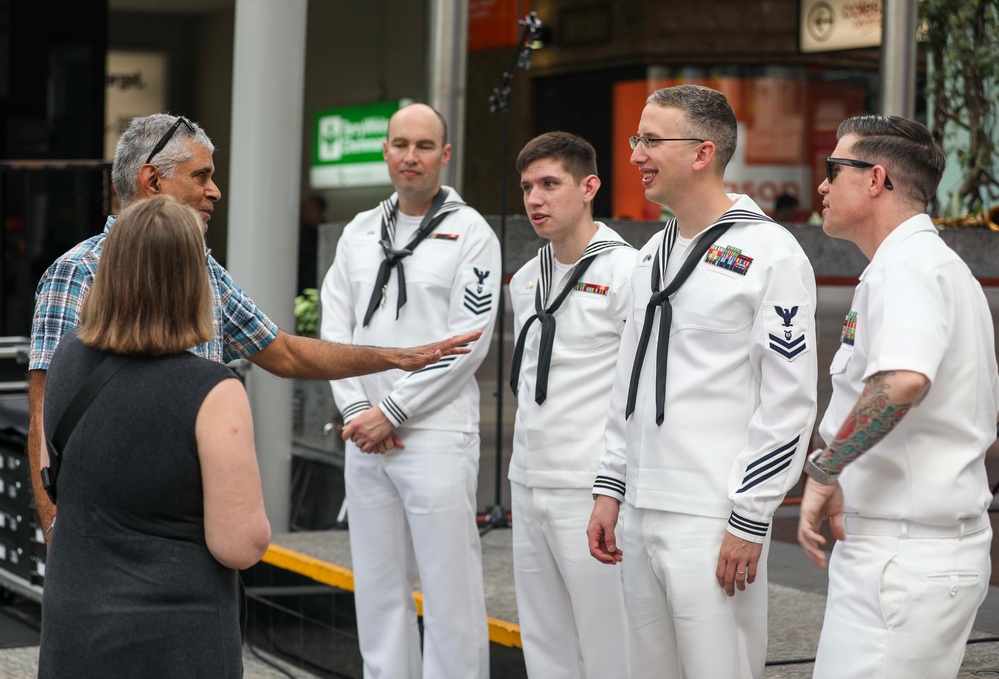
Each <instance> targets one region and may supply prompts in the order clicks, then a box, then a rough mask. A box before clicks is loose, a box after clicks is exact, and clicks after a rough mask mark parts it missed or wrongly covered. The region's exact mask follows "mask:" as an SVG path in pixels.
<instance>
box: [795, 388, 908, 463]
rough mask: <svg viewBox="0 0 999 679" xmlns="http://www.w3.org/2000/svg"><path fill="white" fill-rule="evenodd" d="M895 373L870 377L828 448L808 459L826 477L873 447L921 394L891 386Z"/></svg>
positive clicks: (903, 415)
mask: <svg viewBox="0 0 999 679" xmlns="http://www.w3.org/2000/svg"><path fill="white" fill-rule="evenodd" d="M895 376H896V373H895V372H882V373H878V374H876V375H873V376H871V377H870V378H869V379H868V380H867V382H866V383H865V387H864V393H863V394H861V396H860V398H859V399H858V400H857V405H855V406H854V408H853V410H852V411H851V412H850V415H849V416H848V417H847V418H846V421H845V422H844V423H843V426H842V427H840V430H839V432H838V433H837V434H836V438H835V439H834V440H833V442H832V443H831V444H830V445H829V447H828V448H826V449H825V450H823V451H821V453H820V454H819V455H817V456H815V457H814V458H813V459H812V462H813V463H814V464H815V466H816V467H818V468H819V469H820V470H822V471H823V472H825V473H827V474H831V475H835V474H839V472H841V471H842V470H843V468H844V467H845V466H846V465H848V464H850V463H851V462H853V461H854V460H856V459H857V458H858V457H860V456H861V455H862V454H864V453H866V452H867V451H868V450H870V449H871V448H873V447H874V446H875V445H876V444H877V443H878V442H879V441H881V440H882V439H883V438H884V437H885V436H887V435H888V433H889V432H890V431H891V430H892V429H894V428H895V427H896V426H897V425H898V423H899V422H900V421H901V420H902V418H903V417H905V414H906V413H908V412H909V408H911V407H912V405H913V403H915V402H917V401H918V399H919V397H920V396H921V394H918V393H917V394H916V395H913V393H912V392H911V390H909V389H906V388H903V387H900V386H897V385H896V384H895V380H894V379H893V378H895Z"/></svg>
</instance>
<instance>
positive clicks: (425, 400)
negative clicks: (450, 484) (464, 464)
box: [321, 187, 503, 432]
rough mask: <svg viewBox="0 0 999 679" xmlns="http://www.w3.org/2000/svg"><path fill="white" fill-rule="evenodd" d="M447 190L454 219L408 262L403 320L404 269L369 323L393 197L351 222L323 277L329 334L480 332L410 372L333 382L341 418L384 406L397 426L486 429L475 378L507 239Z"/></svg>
mask: <svg viewBox="0 0 999 679" xmlns="http://www.w3.org/2000/svg"><path fill="white" fill-rule="evenodd" d="M443 189H444V190H446V191H447V192H448V195H447V196H446V199H445V202H444V204H443V205H442V207H441V209H440V210H441V212H448V215H447V217H445V218H444V220H443V221H442V222H440V224H438V226H437V227H436V228H435V229H434V231H433V232H432V233H431V234H430V235H429V236H428V237H427V238H426V239H425V240H424V241H423V242H421V243H420V244H419V246H417V247H416V248H415V249H414V250H413V254H412V255H411V256H409V257H406V258H405V259H404V260H403V262H402V266H403V267H405V280H406V289H407V302H406V304H405V305H404V306H403V307H402V308H401V309H400V310H399V318H398V319H396V303H397V300H398V275H399V274H398V270H393V271H392V274H391V278H390V279H389V282H388V284H387V285H386V286H385V288H384V296H383V301H382V304H381V308H379V309H377V310H376V311H375V313H374V315H373V316H372V317H371V320H370V322H369V324H368V325H367V326H364V325H363V320H364V315H365V312H366V310H367V307H368V302H369V300H370V299H371V295H372V291H373V288H374V283H375V279H376V276H377V272H378V267H379V266H380V264H381V262H382V260H383V259H384V258H385V254H384V251H383V250H382V247H381V245H380V244H379V241H380V238H381V222H382V218H383V215H384V214H386V212H387V211H389V210H391V209H392V206H393V205H394V204H395V202H396V200H397V196H396V194H393V195H392V197H391V198H389V199H388V200H387V201H385V202H383V203H382V204H381V205H380V206H379V207H377V208H375V209H373V210H368V211H366V212H362V213H360V214H358V215H357V216H356V217H355V218H354V219H353V220H352V221H351V222H350V223H349V224H348V225H347V226H346V227H344V231H343V235H342V236H341V237H340V241H339V243H338V244H337V252H336V257H335V259H334V261H333V266H332V267H331V268H330V270H329V272H328V273H327V274H326V277H325V279H324V280H323V286H322V291H321V300H322V322H321V328H322V330H321V332H322V338H323V339H325V340H329V341H331V342H343V343H351V344H365V345H377V346H383V347H405V346H415V345H420V344H426V343H429V342H435V341H438V340H441V339H445V338H447V337H450V336H452V335H458V334H463V333H468V332H473V331H475V330H482V331H483V333H482V339H481V340H479V341H477V342H475V343H473V344H472V345H471V353H469V354H464V355H456V356H445V357H444V358H442V359H441V360H440V361H438V362H437V363H434V364H433V365H429V366H427V367H425V368H423V369H422V370H418V371H416V372H413V373H407V372H405V371H402V370H387V371H384V372H380V373H376V374H373V375H365V376H362V377H353V378H348V379H343V380H336V381H333V382H331V383H330V384H331V386H332V389H333V398H334V401H335V402H336V404H337V407H338V408H339V409H340V412H341V414H342V416H343V418H344V422H350V420H352V419H353V418H354V417H356V416H357V415H359V414H360V413H361V412H363V411H364V410H367V409H368V408H370V407H372V406H373V405H377V406H379V407H380V408H381V410H382V411H383V412H384V413H385V416H386V417H387V418H388V419H389V421H390V422H392V424H393V425H394V426H396V427H411V428H414V429H439V430H445V431H460V432H478V430H479V388H478V385H477V383H476V381H475V378H474V377H475V371H476V369H477V368H478V367H479V365H480V364H481V363H482V361H483V359H484V358H485V357H486V354H487V352H488V351H489V337H490V336H491V333H492V329H493V324H494V323H495V320H496V313H497V310H498V305H499V299H500V290H501V284H502V275H503V274H502V271H501V270H500V269H501V262H500V245H499V240H498V239H497V238H496V235H495V233H494V232H493V230H492V228H491V227H490V226H489V224H488V223H487V222H486V221H485V219H483V218H482V216H481V215H480V214H479V213H478V212H477V211H475V210H474V209H472V208H471V207H469V206H468V205H466V204H465V202H464V201H463V200H462V199H461V197H460V196H459V195H458V193H457V192H456V191H455V190H454V189H452V188H450V187H443ZM396 245H397V246H398V245H399V244H396Z"/></svg>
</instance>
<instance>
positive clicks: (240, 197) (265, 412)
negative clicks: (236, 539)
mask: <svg viewBox="0 0 999 679" xmlns="http://www.w3.org/2000/svg"><path fill="white" fill-rule="evenodd" d="M307 7H308V4H307V0H281V2H274V0H236V22H235V30H234V34H235V35H234V41H235V46H234V50H233V73H232V137H231V139H230V141H229V149H230V154H231V155H230V163H229V166H230V168H231V172H230V177H229V196H228V201H229V239H228V265H229V270H230V272H231V273H232V276H233V278H234V279H235V280H236V282H237V284H238V285H239V286H240V287H242V288H243V289H244V290H245V291H246V292H247V294H249V295H250V297H252V298H253V300H254V302H256V303H257V305H258V306H259V307H260V308H261V309H262V310H263V311H264V312H265V313H266V314H267V315H268V316H269V317H270V318H271V320H273V321H274V322H275V323H277V324H278V327H281V328H284V329H285V330H292V331H293V330H294V306H293V304H294V297H295V271H296V268H295V267H296V259H297V253H298V193H299V181H300V175H301V165H302V158H301V156H302V105H303V104H302V101H303V95H304V80H305V25H306V10H307ZM250 374H251V377H250V379H248V380H247V386H248V390H249V392H250V404H251V406H252V407H253V420H254V430H255V432H256V445H257V459H258V461H259V465H260V477H261V481H262V483H263V489H264V502H265V503H266V506H267V516H268V518H269V519H270V522H271V529H272V530H273V531H274V532H275V533H279V532H284V531H286V530H288V519H289V505H290V485H291V436H292V432H291V401H292V383H291V382H290V381H289V380H284V379H280V378H277V377H275V376H273V375H270V374H269V373H267V372H265V371H263V370H261V369H259V368H253V369H252V370H251V371H250Z"/></svg>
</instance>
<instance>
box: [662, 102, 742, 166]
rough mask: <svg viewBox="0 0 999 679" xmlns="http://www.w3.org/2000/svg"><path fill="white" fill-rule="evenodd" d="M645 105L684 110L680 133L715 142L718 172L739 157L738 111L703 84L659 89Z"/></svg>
mask: <svg viewBox="0 0 999 679" xmlns="http://www.w3.org/2000/svg"><path fill="white" fill-rule="evenodd" d="M645 103H646V104H656V105H657V106H665V107H667V108H677V109H680V110H681V111H683V113H684V115H683V122H682V123H681V126H680V129H679V130H677V131H678V132H679V133H680V134H681V135H683V136H684V137H692V138H696V139H703V140H705V141H710V142H714V145H715V158H716V159H717V163H718V171H719V172H724V171H725V167H726V166H727V165H728V161H730V160H731V159H732V156H733V155H734V154H735V145H736V143H737V142H738V141H739V128H738V123H737V121H736V118H735V111H733V110H732V106H731V104H729V103H728V99H726V98H725V95H724V94H722V93H721V92H719V91H718V90H713V89H711V88H710V87H704V86H703V85H677V86H675V87H665V88H663V89H661V90H656V91H655V92H653V93H652V94H651V95H649V98H648V99H646V100H645Z"/></svg>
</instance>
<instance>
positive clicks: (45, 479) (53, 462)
mask: <svg viewBox="0 0 999 679" xmlns="http://www.w3.org/2000/svg"><path fill="white" fill-rule="evenodd" d="M133 358H134V357H132V356H119V355H118V354H111V355H110V356H107V357H105V358H104V359H103V360H101V362H100V363H98V364H97V367H96V368H95V369H94V372H93V373H92V374H91V375H90V377H88V378H87V381H86V382H84V383H83V386H81V387H80V390H79V391H78V392H76V396H74V397H73V400H72V401H70V403H69V406H68V407H67V408H66V410H64V411H63V413H62V417H61V418H59V423H58V424H57V425H56V428H55V433H54V434H53V435H52V439H51V440H49V438H48V437H46V438H45V444H46V446H47V447H48V451H49V466H48V467H45V468H43V469H42V485H43V486H44V487H45V492H46V493H48V496H49V499H50V500H52V504H55V502H56V477H58V476H59V464H60V463H61V458H62V451H63V449H64V448H65V447H66V443H67V442H68V441H69V437H70V436H71V435H72V434H73V430H74V429H76V425H77V424H78V423H79V422H80V418H81V417H83V413H85V412H87V408H89V407H90V404H91V403H93V401H94V399H95V398H97V394H99V393H100V392H101V389H103V388H104V385H106V384H107V383H108V382H109V381H110V380H111V378H112V377H114V376H115V373H117V372H118V371H119V370H121V369H122V368H123V367H125V365H126V364H127V363H130V362H131V361H132V359H133Z"/></svg>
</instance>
